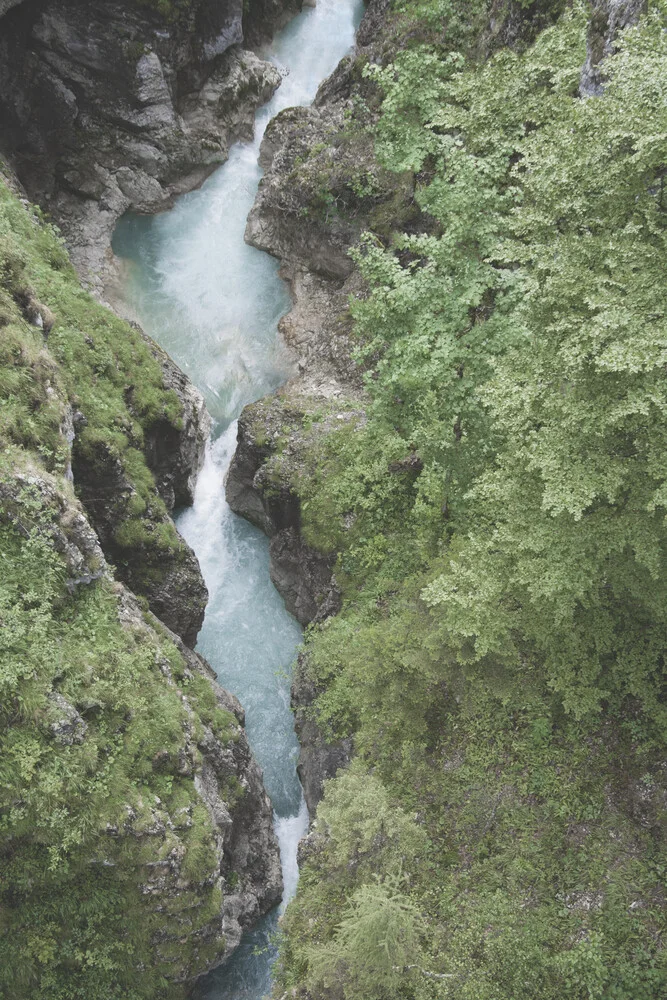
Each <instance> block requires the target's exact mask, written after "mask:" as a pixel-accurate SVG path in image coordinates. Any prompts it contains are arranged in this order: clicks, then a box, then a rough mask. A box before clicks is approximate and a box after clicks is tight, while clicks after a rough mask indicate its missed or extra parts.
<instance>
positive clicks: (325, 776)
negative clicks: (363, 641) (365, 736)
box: [292, 654, 353, 817]
mask: <svg viewBox="0 0 667 1000" xmlns="http://www.w3.org/2000/svg"><path fill="white" fill-rule="evenodd" d="M318 694H321V691H319V690H318V688H317V687H316V685H315V684H314V683H313V682H312V680H311V679H310V677H309V675H308V660H307V657H306V656H304V655H303V654H301V655H300V656H299V658H298V660H297V664H296V667H295V670H294V676H293V678H292V711H293V712H294V728H295V730H296V734H297V737H298V739H299V748H300V749H299V763H298V764H297V772H298V774H299V778H300V780H301V785H302V786H303V795H304V798H305V800H306V805H307V806H308V813H309V814H310V816H311V817H314V816H315V812H316V811H317V806H318V803H319V802H320V799H321V798H322V795H323V794H324V782H325V781H328V780H329V779H330V778H335V777H336V774H337V773H338V771H339V770H340V769H341V768H346V767H348V765H349V763H350V761H351V760H352V752H353V744H352V740H351V739H349V738H345V739H342V740H334V741H332V742H330V741H328V740H327V739H326V738H325V736H324V734H323V732H322V730H321V729H320V727H319V726H318V724H317V721H316V719H315V718H314V717H313V713H312V711H311V708H312V705H313V704H314V703H315V700H316V699H317V696H318Z"/></svg>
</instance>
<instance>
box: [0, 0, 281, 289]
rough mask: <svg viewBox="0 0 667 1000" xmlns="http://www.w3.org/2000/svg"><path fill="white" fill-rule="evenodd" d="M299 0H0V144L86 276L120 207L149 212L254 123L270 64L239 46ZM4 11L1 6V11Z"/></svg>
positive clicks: (192, 182) (98, 272)
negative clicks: (7, 0)
mask: <svg viewBox="0 0 667 1000" xmlns="http://www.w3.org/2000/svg"><path fill="white" fill-rule="evenodd" d="M299 7H300V3H299V2H298V0H287V2H283V0H273V2H272V3H267V2H265V0H252V2H250V3H248V4H246V5H245V6H244V5H243V4H242V2H241V0H222V2H220V0H116V2H113V3H108V2H106V0H48V2H44V0H24V2H22V3H19V4H18V5H13V6H12V7H11V9H9V8H7V7H6V5H5V8H6V9H0V18H1V19H2V20H1V23H0V153H3V154H4V155H5V156H6V157H9V158H10V159H11V161H12V164H13V167H14V169H15V171H16V173H17V174H18V176H19V178H20V180H21V182H22V184H23V185H24V187H25V188H26V190H27V191H28V194H29V196H30V198H31V199H32V200H33V201H35V202H36V203H38V204H39V205H41V207H42V208H44V209H46V210H48V211H49V212H50V213H51V215H52V217H53V218H54V219H55V220H56V222H57V223H58V225H59V226H60V227H61V229H62V231H63V232H64V234H65V237H66V239H67V244H68V247H69V250H70V252H71V254H72V260H73V262H74V264H75V267H76V268H77V271H78V272H79V274H80V275H81V277H83V278H84V280H85V282H86V284H87V285H89V286H90V287H92V288H94V289H95V290H96V291H97V292H101V291H102V288H103V286H104V284H105V282H106V281H108V280H110V279H111V278H112V277H113V261H112V257H111V254H110V249H109V247H110V243H111V236H112V234H113V230H114V226H115V224H116V222H117V220H118V218H119V217H120V216H121V215H122V214H123V213H124V212H126V211H127V210H128V209H134V210H136V211H140V212H155V211H158V210H160V209H162V208H165V207H167V206H168V205H169V204H170V202H171V201H172V200H173V198H174V197H175V196H176V195H177V194H179V193H181V192H183V191H186V190H188V189H191V188H193V187H196V186H197V185H198V184H200V183H201V182H202V181H203V180H204V179H205V178H206V177H207V176H208V174H209V173H210V172H211V171H212V170H213V169H214V168H215V167H216V166H217V165H218V164H220V163H222V162H224V160H225V159H226V158H227V155H228V151H229V146H230V143H231V142H232V141H233V140H234V139H237V138H247V137H248V136H249V135H251V134H252V129H253V121H254V113H255V110H256V108H257V106H258V105H259V104H261V103H263V102H264V101H265V100H267V98H268V97H269V96H270V95H271V93H272V92H273V90H275V88H276V87H277V85H278V83H279V82H280V73H279V72H278V70H277V69H276V68H275V66H273V65H272V64H270V63H267V62H265V61H263V60H262V59H260V58H259V57H258V56H257V55H255V54H254V52H252V51H250V50H249V49H246V48H243V46H242V42H243V40H244V34H245V33H247V34H248V36H249V38H250V40H251V41H253V40H254V41H255V42H257V41H259V40H260V39H265V38H266V37H268V36H269V35H270V34H271V32H272V31H273V29H274V27H275V26H276V25H277V24H278V23H280V21H281V20H282V19H286V18H287V16H289V14H290V13H294V12H295V10H296V9H298V8H299ZM3 15H4V16H3Z"/></svg>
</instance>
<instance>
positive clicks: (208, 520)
mask: <svg viewBox="0 0 667 1000" xmlns="http://www.w3.org/2000/svg"><path fill="white" fill-rule="evenodd" d="M362 12H363V2H362V0H318V3H317V6H316V7H315V8H307V9H305V10H304V11H303V12H302V13H301V14H299V15H298V16H297V17H296V18H294V19H293V20H292V21H291V22H290V23H289V24H288V25H287V26H286V28H285V29H283V31H281V32H280V33H279V35H278V36H277V37H276V39H275V40H274V42H273V44H272V45H271V46H270V47H268V48H267V49H266V51H265V52H264V53H263V55H264V57H265V58H269V59H271V60H272V61H273V62H275V63H276V65H278V66H279V67H280V68H281V69H282V70H283V72H284V73H285V76H284V79H283V82H282V84H281V86H280V87H279V89H278V90H277V91H276V93H275V95H274V97H273V98H272V100H271V101H270V102H269V103H268V104H267V105H266V106H265V107H263V108H260V109H259V111H258V114H257V117H256V129H255V136H254V139H253V141H252V142H249V143H239V144H237V145H235V146H234V147H233V148H232V150H231V152H230V156H229V159H228V161H227V162H226V163H225V164H224V165H223V166H222V167H220V169H219V170H217V171H216V172H215V173H214V174H213V175H212V176H211V177H210V178H209V179H208V180H207V181H206V182H205V184H204V185H203V186H202V187H201V188H200V189H199V190H198V191H193V192H191V193H190V194H187V195H185V196H183V197H182V198H180V199H179V200H178V202H177V203H176V205H175V206H174V208H173V209H172V210H171V211H169V212H165V213H163V214H162V215H159V216H156V217H154V218H147V217H136V216H135V217H131V216H130V217H126V218H125V219H123V220H121V223H120V224H119V226H118V229H117V231H116V235H115V237H114V249H115V251H116V253H117V254H118V255H119V256H121V257H123V258H126V259H127V260H128V264H129V266H128V267H126V268H125V269H124V271H125V273H126V274H127V283H126V287H125V296H126V299H127V301H128V304H129V305H130V307H131V309H132V311H133V313H134V314H135V315H137V317H138V319H139V320H140V322H141V324H142V326H143V327H144V328H145V329H146V331H147V332H148V333H149V334H150V335H151V336H152V337H153V338H154V339H155V340H157V341H158V343H160V344H161V345H162V346H163V347H164V348H165V349H166V350H167V351H168V352H169V354H171V356H172V357H173V358H174V360H175V361H176V362H177V363H178V364H179V365H180V366H181V367H182V368H183V369H184V371H186V372H187V373H188V375H189V377H190V378H191V379H192V380H193V382H194V383H195V384H196V385H197V386H198V387H199V389H200V390H201V391H202V393H203V394H204V396H205V398H206V402H207V405H208V408H209V411H210V413H211V415H212V416H213V418H214V421H215V432H214V439H213V441H212V443H211V444H210V445H209V447H208V450H207V454H206V461H205V464H204V468H203V469H202V472H201V474H200V476H199V480H198V483H197V488H196V492H195V500H194V504H193V506H192V507H191V508H189V509H188V510H185V511H183V512H182V513H181V515H180V517H179V518H178V521H177V523H178V527H179V530H180V531H181V533H182V534H183V536H184V537H185V539H186V540H187V541H188V542H189V544H190V545H191V546H192V548H193V549H194V551H195V552H196V554H197V557H198V559H199V562H200V565H201V568H202V573H203V576H204V579H205V581H206V585H207V587H208V590H209V603H208V606H207V610H206V618H205V621H204V625H203V628H202V631H201V633H200V636H199V641H198V643H197V649H198V651H199V652H201V653H202V655H204V656H205V657H206V658H207V659H208V660H209V662H210V663H211V665H212V666H213V668H214V669H215V671H216V673H217V674H218V677H219V678H220V681H221V683H222V684H223V685H224V686H225V687H227V688H228V689H229V690H230V691H232V692H234V694H236V695H237V696H238V697H239V698H240V700H241V702H242V704H243V706H244V708H245V710H246V730H247V733H248V739H249V741H250V744H251V746H252V748H253V752H254V754H255V756H256V758H257V760H258V761H259V763H260V765H261V767H262V769H263V772H264V780H265V784H266V787H267V790H268V792H269V795H270V796H271V800H272V802H273V806H274V810H275V829H276V834H277V837H278V840H279V843H280V847H281V860H282V867H283V878H284V882H285V898H284V901H283V904H282V906H281V908H280V912H282V910H283V909H284V907H285V905H286V903H287V901H288V900H289V899H290V898H291V897H292V896H293V894H294V892H295V891H296V886H297V880H298V867H297V861H296V856H297V847H298V842H299V840H300V838H301V837H302V836H303V835H304V833H305V832H306V830H307V827H308V814H307V810H306V805H305V802H304V799H303V794H302V790H301V786H300V784H299V781H298V777H297V774H296V763H297V759H298V752H299V748H298V743H297V740H296V736H295V734H294V725H293V718H292V714H291V712H290V678H289V668H290V665H291V663H292V662H293V660H294V656H295V652H296V650H297V648H298V646H299V644H300V642H301V629H300V628H299V626H298V624H297V623H296V621H295V620H294V619H293V618H292V617H291V616H290V615H289V614H288V613H287V612H286V610H285V607H284V605H283V602H282V600H281V598H280V597H279V595H278V594H277V592H276V591H275V589H274V587H273V585H272V584H271V581H270V578H269V553H268V540H267V539H266V538H265V537H264V536H263V535H262V533H261V532H260V531H258V530H257V529H256V528H254V527H253V526H252V525H250V524H248V523H247V522H246V521H244V520H242V519H240V518H238V517H236V515H234V514H233V513H232V511H231V510H230V508H229V506H228V505H227V502H226V500H225V493H224V476H225V473H226V471H227V468H228V466H229V462H230V460H231V457H232V455H233V452H234V448H235V444H236V423H235V421H236V418H237V417H238V415H239V414H240V412H241V410H242V408H243V406H244V405H245V404H246V403H249V402H251V401H253V400H256V399H258V398H260V397H261V396H263V395H265V394H266V393H267V392H270V391H271V390H272V389H274V388H276V387H277V386H278V385H280V384H281V382H283V381H284V380H285V378H286V377H287V376H288V375H289V373H290V370H291V364H292V362H291V359H290V356H289V354H288V352H287V351H286V349H285V347H284V345H283V343H282V341H281V339H280V337H279V335H278V320H279V319H280V317H281V316H282V315H283V314H284V313H285V312H286V311H287V310H288V309H289V306H290V298H289V294H288V291H287V288H286V286H285V284H284V283H283V282H282V281H281V280H280V278H279V276H278V264H277V262H276V261H275V260H273V259H272V258H270V257H269V256H268V255H267V254H264V253H260V252H259V251H257V250H255V249H254V248H253V247H250V246H247V245H246V244H245V242H244V239H243V235H244V231H245V226H246V219H247V215H248V212H249V211H250V209H251V207H252V204H253V202H254V199H255V195H256V192H257V185H258V184H259V181H260V177H261V170H260V167H259V164H258V160H257V158H258V152H259V145H260V142H261V138H262V135H263V134H264V130H265V128H266V125H267V124H268V122H269V120H270V119H271V118H272V117H273V116H274V115H276V114H277V113H278V112H279V111H281V110H282V109H283V108H286V107H290V106H294V105H306V104H309V103H310V102H311V101H312V100H313V98H314V96H315V93H316V91H317V88H318V86H319V84H320V83H321V82H322V80H323V79H325V78H326V77H327V76H328V75H329V73H331V72H332V70H333V69H334V68H335V67H336V65H337V64H338V62H339V60H340V59H341V58H342V57H343V56H344V55H345V53H346V52H347V51H348V50H349V49H350V47H351V46H352V44H353V41H354V31H355V28H356V25H357V24H358V22H359V20H360V18H361V15H362ZM277 919H278V912H277V911H274V913H273V914H272V915H270V916H269V917H267V918H266V919H265V920H264V921H263V922H262V923H261V924H260V925H259V927H258V928H257V929H256V930H255V931H253V932H252V933H251V934H249V935H246V938H245V939H244V942H243V943H242V945H241V947H240V948H239V950H238V951H237V953H236V954H235V955H233V956H232V958H231V960H230V961H229V962H228V963H227V964H226V965H225V966H223V967H221V968H220V969H218V970H216V971H215V972H214V973H212V974H211V975H209V976H207V977H204V978H203V979H202V980H201V982H200V985H199V988H198V989H199V992H198V995H199V997H200V998H201V1000H204V998H205V1000H259V998H261V997H263V996H264V995H265V994H266V993H267V992H268V991H269V989H270V985H271V965H272V962H273V960H274V959H275V954H276V951H275V946H274V945H273V944H272V943H271V934H272V932H273V931H275V929H276V926H277Z"/></svg>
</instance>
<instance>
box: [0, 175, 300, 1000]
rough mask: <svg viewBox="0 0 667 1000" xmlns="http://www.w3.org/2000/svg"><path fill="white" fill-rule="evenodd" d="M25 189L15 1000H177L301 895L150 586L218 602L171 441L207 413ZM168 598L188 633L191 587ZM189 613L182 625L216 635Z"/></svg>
mask: <svg viewBox="0 0 667 1000" xmlns="http://www.w3.org/2000/svg"><path fill="white" fill-rule="evenodd" d="M13 186H14V182H13V181H12V180H11V178H10V177H9V175H8V176H7V177H6V178H5V179H4V180H0V565H1V566H2V572H1V574H0V927H1V928H2V934H1V935H0V993H2V995H3V996H5V997H8V998H9V997H11V998H16V1000H19V998H23V997H25V998H28V997H29V998H30V1000H37V998H40V1000H61V998H62V1000H75V998H81V1000H84V998H85V1000H96V998H99V1000H110V998H115V997H118V998H121V997H122V998H123V1000H127V998H130V1000H135V998H136V1000H139V998H146V997H156V998H158V997H159V998H165V997H174V998H178V997H182V996H184V994H185V992H186V986H185V984H186V983H189V982H190V981H191V980H192V979H194V978H195V977H196V976H197V975H199V974H201V973H202V972H205V971H206V970H207V969H208V968H209V967H210V966H212V965H216V964H218V963H219V962H220V961H221V960H222V958H223V957H225V956H226V955H228V954H229V953H230V952H231V951H232V950H233V949H234V948H235V947H236V945H238V943H239V940H240V937H241V932H242V929H243V928H244V927H246V926H247V925H248V924H249V923H251V922H252V921H253V920H256V919H257V918H258V917H259V915H260V914H261V913H263V912H266V911H267V910H268V909H270V907H271V906H272V905H273V904H274V903H275V902H276V901H277V900H278V899H279V898H280V893H281V889H282V879H281V875H280V863H279V855H278V845H277V843H276V840H275V836H274V833H273V829H272V813H271V806H270V802H269V800H268V796H267V795H266V792H265V791H264V787H263V784H262V778H261V772H260V771H259V768H258V767H257V765H256V763H255V761H254V760H253V758H252V756H251V753H250V750H249V747H248V743H247V739H246V736H245V732H244V729H243V726H242V724H243V711H242V709H241V706H240V705H239V703H238V702H237V701H236V699H235V698H233V697H232V696H231V695H229V694H228V693H227V692H225V691H223V689H222V688H220V687H218V685H217V684H216V683H215V681H214V679H213V673H212V671H211V669H210V668H209V667H208V665H207V664H206V662H205V661H204V660H203V659H201V658H200V657H199V656H198V655H197V654H196V653H194V652H192V651H191V650H190V649H189V648H188V647H187V646H186V645H185V644H184V642H183V641H182V640H181V638H180V636H179V635H177V634H176V633H175V632H174V631H170V630H169V629H168V628H167V627H166V626H165V625H164V624H163V622H162V621H160V620H159V619H158V618H157V617H155V616H154V615H153V614H152V613H151V612H150V610H149V600H148V599H147V598H146V596H144V594H142V589H143V586H142V582H143V581H144V580H146V581H147V585H148V591H147V592H150V593H153V591H154V587H155V586H156V585H157V588H158V590H159V591H160V592H161V593H162V594H163V596H164V594H165V591H168V586H169V585H168V581H169V579H170V578H171V579H172V583H173V578H174V575H175V576H176V577H177V578H180V576H179V575H182V574H185V577H186V580H187V583H188V585H189V587H190V588H191V590H192V595H191V596H195V597H196V595H197V590H196V586H198V587H199V590H200V591H203V592H204V599H205V587H204V585H203V581H201V577H200V574H199V567H198V565H197V563H196V559H195V558H194V555H193V554H192V552H191V550H190V549H189V548H188V547H187V546H186V544H185V543H184V542H183V540H182V539H181V538H180V536H179V535H178V534H177V532H176V529H175V528H174V525H173V523H172V522H171V520H170V519H169V517H168V507H169V506H170V505H173V500H174V484H176V488H177V490H178V489H180V490H181V492H183V491H184V490H185V491H187V474H186V473H187V472H188V470H187V469H186V468H185V467H182V468H181V469H180V472H181V478H182V477H183V476H185V482H183V481H181V483H180V486H179V483H178V476H176V475H173V476H172V477H171V479H168V480H167V481H165V479H164V475H160V473H162V474H164V473H165V471H166V470H165V464H164V462H163V461H162V459H163V456H161V455H160V454H157V455H156V452H155V447H154V445H155V435H157V437H158V439H160V440H162V439H164V438H165V436H166V437H167V440H170V441H171V443H172V446H173V445H174V441H176V442H178V441H179V436H181V437H187V435H186V430H187V428H188V426H189V429H190V431H192V432H193V433H194V430H196V421H195V422H194V425H193V421H194V418H193V414H192V412H188V410H187V406H188V405H189V403H190V402H191V398H190V396H189V395H188V394H187V393H185V394H183V393H182V394H181V396H179V395H178V394H177V393H176V392H175V391H174V390H173V389H172V388H169V387H168V385H167V384H166V383H165V377H166V376H165V372H164V371H163V370H162V369H161V367H160V364H159V363H158V360H156V358H155V357H154V355H153V352H152V350H151V345H150V344H149V343H148V342H146V341H145V340H144V338H143V337H142V336H141V335H140V333H139V332H138V331H137V330H134V329H132V328H131V327H130V326H129V325H128V324H126V323H124V322H121V321H120V320H119V319H117V317H115V316H114V315H113V314H112V313H111V312H109V310H108V309H105V308H103V307H102V306H100V305H99V304H98V303H97V302H95V301H94V300H93V299H92V298H91V296H90V295H89V294H88V293H87V292H85V291H84V290H83V289H82V288H81V285H80V283H79V280H78V278H77V276H76V274H75V272H74V270H73V268H72V266H71V264H70V262H69V259H68V256H67V252H66V250H65V248H64V246H63V243H62V240H61V238H60V237H59V236H58V234H57V233H56V232H55V231H54V229H53V227H52V226H51V225H50V224H48V223H47V222H45V221H44V219H43V218H42V217H41V214H40V212H39V211H38V210H36V209H34V208H33V207H31V206H29V205H27V203H26V202H25V199H23V204H22V203H21V200H19V197H18V196H17V194H16V193H14V191H13V190H12V188H13ZM158 357H159V355H158ZM166 372H167V374H169V373H171V368H170V367H169V366H167V368H166ZM137 373H140V375H141V377H140V378H137V377H136V375H137ZM199 418H202V415H201V413H200V414H199ZM202 419H203V418H202ZM203 422H204V424H205V421H203ZM193 426H194V430H193ZM168 431H171V437H169V435H168ZM203 440H204V439H203V438H202V440H201V445H202V447H203ZM178 457H179V453H178V449H177V448H175V447H174V453H173V454H172V455H171V463H172V464H171V470H172V473H178V471H179V469H178V461H177V459H178ZM180 457H181V459H183V456H182V454H181V456H180ZM191 460H192V462H193V463H194V465H192V466H191V467H190V469H189V473H190V476H191V477H192V476H194V474H195V473H196V461H197V459H196V457H195V456H192V455H191ZM109 467H111V469H112V471H113V472H114V475H113V476H111V477H109V476H108V475H107V476H105V474H104V470H105V469H107V470H108V469H109ZM93 483H95V484H96V491H92V490H91V485H92V484H93ZM159 488H160V489H161V493H160V490H159ZM95 494H96V495H95ZM161 494H162V495H161ZM81 499H83V504H82V502H81ZM101 507H103V509H104V518H102V521H104V522H105V523H107V524H108V526H109V533H108V534H107V535H105V534H104V532H103V531H102V530H101V529H100V528H98V533H96V532H95V531H94V529H93V525H100V524H101V523H102V522H101V521H100V517H101V514H100V509H101ZM112 559H113V560H114V562H116V561H117V565H115V566H114V565H113V564H112V563H111V560H112ZM130 564H131V565H132V566H134V567H135V569H136V568H137V567H139V568H140V569H141V571H142V574H145V576H144V575H142V574H140V573H139V572H138V569H137V573H133V571H132V569H131V566H130ZM130 577H132V579H131V580H130V582H131V583H132V585H133V586H134V587H135V589H136V592H137V595H138V596H135V594H134V593H133V592H132V591H130V590H129V589H127V588H126V587H125V586H124V585H123V583H122V582H121V580H126V581H127V580H128V579H129V578H130ZM202 603H203V600H202ZM168 604H169V601H168V600H165V602H164V606H163V607H162V608H160V609H158V610H161V611H162V612H163V615H164V617H165V618H167V619H172V618H174V610H175V608H176V609H177V606H178V604H179V593H178V592H177V590H174V589H173V588H172V592H171V612H172V613H171V614H169V613H167V612H168V611H169V608H168V607H166V605H168ZM188 608H189V605H188V604H187V603H186V606H185V611H184V612H183V614H182V615H181V616H180V619H179V615H178V613H176V619H178V620H177V621H175V623H173V624H172V627H173V628H174V629H175V628H177V627H178V625H179V621H180V622H181V623H182V624H183V622H184V628H183V631H184V632H185V633H189V632H192V630H193V629H194V635H195V636H196V631H197V629H198V624H197V622H196V621H195V622H194V624H193V620H192V617H191V616H189V614H188ZM201 611H203V608H199V609H198V611H197V614H199V613H200V612H201ZM195 618H196V616H195ZM189 641H191V642H193V641H194V639H193V638H192V637H191V638H190V640H189Z"/></svg>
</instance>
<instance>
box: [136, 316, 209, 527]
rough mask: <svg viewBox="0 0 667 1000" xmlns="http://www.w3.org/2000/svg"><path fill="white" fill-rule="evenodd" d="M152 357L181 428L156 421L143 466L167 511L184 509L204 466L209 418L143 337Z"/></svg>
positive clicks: (199, 399) (198, 397) (172, 366)
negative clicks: (177, 409) (176, 402)
mask: <svg viewBox="0 0 667 1000" xmlns="http://www.w3.org/2000/svg"><path fill="white" fill-rule="evenodd" d="M144 338H145V340H146V341H147V343H148V345H149V347H150V349H151V352H152V354H153V356H154V357H155V358H156V359H157V361H158V362H159V364H160V367H161V368H162V377H163V385H164V388H165V389H166V390H167V391H170V392H174V393H175V394H176V395H177V396H178V400H179V402H180V404H181V409H182V418H181V426H180V427H174V425H173V424H171V423H169V422H168V421H167V420H160V421H158V422H157V423H155V424H153V426H152V427H151V428H150V429H149V431H148V433H147V434H146V436H145V440H144V448H143V451H144V455H145V456H146V463H147V465H148V467H149V469H150V470H151V472H152V473H153V475H154V476H155V482H156V485H157V489H158V492H159V494H160V496H161V497H162V499H163V500H164V502H165V504H166V507H167V510H169V511H172V510H174V508H176V507H187V506H189V505H190V504H191V503H192V502H193V500H194V489H195V484H196V481H197V476H198V474H199V472H200V470H201V468H202V466H203V464H204V456H205V454H206V442H207V441H208V438H209V434H210V433H211V417H210V415H209V412H208V410H207V409H206V404H205V402H204V397H203V396H202V394H201V392H200V391H199V389H197V388H196V387H195V386H194V385H193V384H192V382H191V381H190V379H189V378H188V377H187V375H185V374H184V373H183V372H182V371H181V369H180V368H179V367H178V365H177V364H176V362H175V361H172V359H171V358H170V357H169V355H168V354H167V352H166V351H164V350H163V349H162V348H161V347H160V346H159V344H156V343H155V341H154V340H152V339H151V338H150V337H149V336H148V335H146V334H144Z"/></svg>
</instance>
